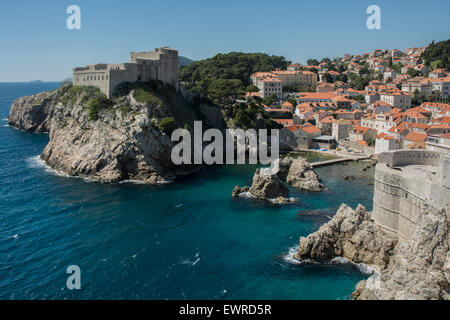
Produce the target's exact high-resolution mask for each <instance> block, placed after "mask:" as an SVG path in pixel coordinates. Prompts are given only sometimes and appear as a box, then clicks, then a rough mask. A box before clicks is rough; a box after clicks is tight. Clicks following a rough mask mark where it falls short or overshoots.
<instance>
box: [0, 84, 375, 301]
mask: <svg viewBox="0 0 450 320" xmlns="http://www.w3.org/2000/svg"><path fill="white" fill-rule="evenodd" d="M56 87H58V84H57V83H9V84H8V83H0V119H1V124H0V299H347V298H349V295H350V294H351V292H352V291H353V290H354V288H355V285H356V284H357V282H358V281H360V280H361V279H364V278H366V277H367V275H364V274H363V273H361V272H360V271H359V270H358V268H356V267H355V266H352V265H348V264H347V265H345V264H344V265H342V264H341V265H335V264H322V265H318V264H316V265H308V264H293V263H290V262H289V260H288V259H286V255H287V254H288V253H289V250H290V249H291V248H293V247H294V246H295V245H297V243H298V239H299V237H300V236H306V235H308V234H309V233H311V232H313V231H315V230H317V229H318V228H319V227H320V225H321V224H323V223H324V222H326V221H327V220H328V219H329V218H328V217H327V216H332V215H333V214H334V212H335V210H336V209H337V208H338V207H339V205H340V204H341V203H343V202H345V203H347V204H349V205H352V206H356V205H357V204H358V203H362V204H364V205H366V206H367V207H368V208H369V209H371V202H372V197H373V187H372V186H370V185H369V184H368V182H369V181H370V179H371V177H370V175H373V171H368V172H362V170H361V168H362V165H363V164H350V165H348V166H344V165H335V166H332V167H326V168H320V169H318V173H319V174H320V176H321V178H322V179H323V181H324V183H325V184H326V186H327V187H328V190H327V191H324V192H322V193H308V192H295V191H293V193H292V196H294V197H297V198H299V202H298V203H297V204H295V205H293V206H287V207H277V206H272V205H268V204H265V203H259V202H252V201H249V200H240V201H232V200H231V191H232V189H233V187H234V186H235V185H237V184H240V185H244V184H249V183H250V180H251V177H252V174H253V171H254V168H253V167H251V166H228V167H221V168H212V169H209V170H205V171H202V172H200V173H198V174H196V175H195V176H193V177H190V178H188V179H185V180H183V181H181V182H179V183H177V184H173V185H170V186H164V187H152V186H145V185H132V184H114V185H104V184H99V183H93V182H86V181H84V180H83V179H77V178H67V177H61V176H58V175H56V174H55V173H53V172H51V170H49V169H46V168H45V166H43V165H42V163H41V162H40V161H39V158H38V155H39V154H40V153H41V152H42V150H43V149H44V147H45V145H46V144H47V142H48V136H47V135H45V134H32V133H27V132H23V131H20V130H17V129H14V128H11V127H8V125H7V120H6V118H7V116H8V114H9V108H10V106H11V103H12V102H13V100H14V99H15V98H17V97H19V96H23V95H28V94H34V93H38V92H41V91H45V90H50V89H54V88H56ZM352 172H353V175H355V176H356V177H357V179H356V180H355V181H353V182H351V183H350V182H346V181H344V179H343V178H344V177H345V176H346V175H348V174H352ZM69 265H78V266H80V268H81V283H82V288H81V290H77V291H70V290H68V289H67V288H66V279H67V276H68V275H67V274H66V268H67V267H68V266H69Z"/></svg>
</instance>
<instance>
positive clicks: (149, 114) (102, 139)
mask: <svg viewBox="0 0 450 320" xmlns="http://www.w3.org/2000/svg"><path fill="white" fill-rule="evenodd" d="M195 120H202V121H203V126H204V127H215V128H219V129H224V128H225V122H224V120H223V117H222V114H221V111H220V109H219V108H216V107H213V106H208V105H204V104H201V103H196V104H192V103H189V102H187V101H186V100H185V99H184V98H183V97H182V96H181V95H179V94H178V93H177V92H176V91H175V90H174V89H173V88H172V87H170V86H167V85H163V84H161V83H159V82H151V83H141V84H134V85H131V84H126V85H124V86H123V87H122V88H121V90H119V91H118V94H117V96H116V97H115V98H113V99H106V97H104V96H102V94H101V93H100V92H99V91H98V89H96V88H93V87H76V86H66V87H63V88H60V89H58V90H55V91H52V92H47V93H41V94H39V95H35V96H29V97H24V98H19V99H17V100H16V101H15V102H14V103H13V105H12V107H11V112H10V116H9V123H10V124H11V125H13V126H16V127H18V128H20V129H24V130H28V131H33V132H49V133H50V141H49V143H48V145H47V146H46V148H45V150H44V152H43V153H42V155H41V158H42V159H43V160H44V161H45V162H46V164H47V165H49V166H50V167H52V168H53V169H55V170H57V171H60V172H64V173H67V174H69V175H71V176H80V177H87V178H89V179H93V180H97V181H101V182H118V181H123V180H135V181H140V182H144V183H165V182H169V181H173V180H174V179H176V178H177V177H178V176H182V175H186V174H190V173H192V172H193V171H195V170H197V169H198V168H197V167H195V166H175V165H173V164H172V161H171V150H172V146H173V145H172V142H171V141H170V133H171V131H173V130H174V129H176V128H188V129H189V128H193V127H194V126H193V122H194V121H195Z"/></svg>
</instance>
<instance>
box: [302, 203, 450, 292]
mask: <svg viewBox="0 0 450 320" xmlns="http://www.w3.org/2000/svg"><path fill="white" fill-rule="evenodd" d="M448 230H449V221H448V217H447V214H446V212H445V210H443V209H436V208H433V207H430V206H426V207H425V208H424V209H423V211H422V214H421V216H420V219H419V221H418V222H417V227H416V230H415V232H414V236H413V237H411V239H409V240H401V239H400V240H396V239H394V238H392V237H389V236H388V235H387V234H386V233H385V232H384V231H382V230H381V229H380V228H379V227H378V226H377V225H376V224H375V223H374V221H373V220H372V219H371V218H370V214H369V213H368V212H367V211H366V209H365V208H364V207H363V206H358V208H357V209H356V210H353V209H352V208H350V207H348V206H347V205H342V206H341V208H340V209H339V210H338V212H337V214H336V215H335V217H334V218H333V219H332V220H331V221H329V222H328V223H327V224H325V225H323V226H322V227H321V228H320V229H319V230H318V231H317V232H315V233H313V234H311V235H309V236H308V237H306V238H301V239H300V246H299V249H298V252H297V255H296V258H297V259H313V260H329V259H332V258H334V257H338V256H339V257H345V258H347V259H349V260H350V261H352V262H355V263H364V264H367V265H372V266H375V267H376V269H379V270H380V273H379V274H378V275H377V276H376V277H375V280H374V279H371V278H369V280H367V281H366V280H365V281H361V282H360V283H359V284H358V285H357V288H356V290H355V292H354V293H353V298H354V299H408V300H409V299H448V298H449V296H448V292H449V288H450V287H449V281H450V273H449V240H450V239H449V236H448Z"/></svg>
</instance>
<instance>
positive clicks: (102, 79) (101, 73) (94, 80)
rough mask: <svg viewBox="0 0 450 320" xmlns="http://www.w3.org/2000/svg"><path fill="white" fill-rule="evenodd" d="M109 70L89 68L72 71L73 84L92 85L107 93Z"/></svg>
mask: <svg viewBox="0 0 450 320" xmlns="http://www.w3.org/2000/svg"><path fill="white" fill-rule="evenodd" d="M109 78H110V75H109V72H108V70H106V69H105V70H90V69H86V70H85V71H76V72H74V77H73V84H74V85H75V86H94V87H97V88H99V89H100V90H101V91H102V92H103V93H105V94H106V95H108V92H109Z"/></svg>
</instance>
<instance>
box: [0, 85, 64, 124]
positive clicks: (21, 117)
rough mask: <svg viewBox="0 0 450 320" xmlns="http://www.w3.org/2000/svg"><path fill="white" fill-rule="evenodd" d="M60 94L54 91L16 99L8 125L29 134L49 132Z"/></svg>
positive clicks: (60, 92)
mask: <svg viewBox="0 0 450 320" xmlns="http://www.w3.org/2000/svg"><path fill="white" fill-rule="evenodd" d="M62 94H63V92H62V91H61V90H54V91H51V92H42V93H39V94H37V95H32V96H27V97H21V98H18V99H16V100H15V101H14V103H13V104H12V106H11V110H10V113H9V117H8V123H9V125H11V126H14V127H17V128H19V129H22V130H26V131H30V132H49V131H50V120H51V118H52V115H53V112H54V109H55V106H56V105H57V104H58V101H59V99H61V95H62Z"/></svg>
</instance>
